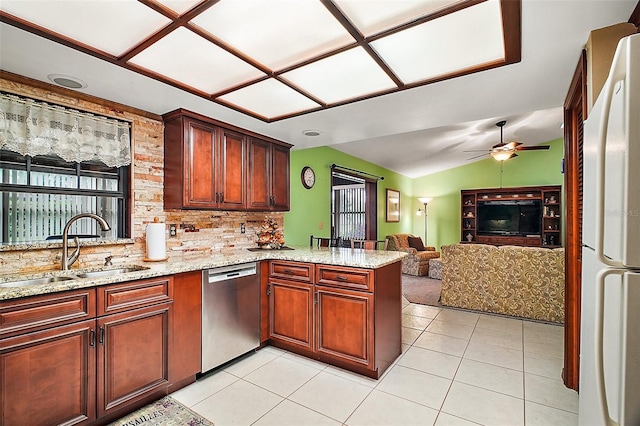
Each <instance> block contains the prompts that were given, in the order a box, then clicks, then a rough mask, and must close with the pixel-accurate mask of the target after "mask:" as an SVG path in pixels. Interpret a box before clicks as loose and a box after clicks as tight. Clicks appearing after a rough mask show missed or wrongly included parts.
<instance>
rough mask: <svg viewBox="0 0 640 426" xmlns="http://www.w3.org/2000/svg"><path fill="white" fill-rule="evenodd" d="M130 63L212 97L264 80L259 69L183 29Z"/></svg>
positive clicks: (157, 43) (135, 57)
mask: <svg viewBox="0 0 640 426" xmlns="http://www.w3.org/2000/svg"><path fill="white" fill-rule="evenodd" d="M129 62H130V63H132V64H135V65H138V66H140V67H143V68H146V69H148V70H150V71H153V72H156V73H158V74H161V75H163V76H165V77H169V78H171V79H173V80H177V81H181V82H183V83H185V84H187V85H189V86H191V87H193V88H195V89H198V90H200V91H202V92H206V93H209V94H211V93H216V92H219V91H222V90H224V89H226V88H228V87H233V86H238V85H240V84H242V83H246V82H247V81H251V80H254V79H257V78H260V77H264V74H263V73H262V72H261V71H260V70H258V69H257V68H254V67H253V66H251V65H249V64H247V63H246V62H244V61H242V60H241V59H238V58H237V57H235V56H233V55H232V54H230V53H229V52H227V51H225V50H223V49H221V48H219V47H218V46H216V45H215V44H213V43H210V42H209V41H207V40H205V39H204V38H202V37H200V36H199V35H197V34H195V33H193V32H192V31H190V30H188V29H186V28H184V27H181V28H178V29H176V30H175V31H173V32H171V33H170V34H169V35H167V36H166V37H164V38H162V39H161V40H159V41H158V42H156V43H154V44H153V45H151V46H150V47H149V48H147V49H145V50H143V51H142V52H141V53H139V54H138V55H136V56H134V57H133V58H132V59H131V60H130V61H129Z"/></svg>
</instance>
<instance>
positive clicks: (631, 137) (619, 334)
mask: <svg viewBox="0 0 640 426" xmlns="http://www.w3.org/2000/svg"><path fill="white" fill-rule="evenodd" d="M583 153H584V163H583V164H584V175H583V179H584V180H583V185H584V186H583V189H584V196H583V202H584V203H583V219H584V221H583V231H582V240H583V243H584V246H583V249H582V305H581V306H582V307H581V309H582V312H581V315H582V320H581V336H580V385H579V386H580V389H579V397H580V409H579V424H580V425H581V426H587V425H589V426H591V425H598V426H599V425H624V426H638V425H640V34H637V35H632V36H629V37H625V38H624V39H622V40H621V41H620V42H619V44H618V47H617V49H616V53H615V55H614V59H613V64H612V66H611V70H610V72H609V77H608V79H607V81H606V83H605V85H604V87H603V89H602V92H601V93H600V95H599V97H598V100H597V101H596V103H595V105H594V107H593V109H592V111H591V113H590V114H589V118H588V119H587V120H586V121H585V124H584V150H583Z"/></svg>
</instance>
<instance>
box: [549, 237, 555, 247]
mask: <svg viewBox="0 0 640 426" xmlns="http://www.w3.org/2000/svg"><path fill="white" fill-rule="evenodd" d="M549 245H550V246H552V245H555V236H553V235H551V236H550V237H549Z"/></svg>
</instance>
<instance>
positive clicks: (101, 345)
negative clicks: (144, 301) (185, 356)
mask: <svg viewBox="0 0 640 426" xmlns="http://www.w3.org/2000/svg"><path fill="white" fill-rule="evenodd" d="M170 307H171V303H163V304H161V305H155V306H151V307H148V308H143V309H137V310H134V311H128V312H122V313H120V314H114V315H108V316H106V317H102V318H99V319H98V345H97V347H98V364H97V366H98V380H97V384H98V417H103V416H105V415H107V414H109V413H111V412H112V411H115V410H118V409H120V408H122V407H124V406H126V405H128V404H130V403H131V402H133V401H136V400H138V399H140V398H142V397H144V396H146V395H148V394H149V393H153V392H156V391H159V392H161V393H166V388H167V386H168V385H169V312H170Z"/></svg>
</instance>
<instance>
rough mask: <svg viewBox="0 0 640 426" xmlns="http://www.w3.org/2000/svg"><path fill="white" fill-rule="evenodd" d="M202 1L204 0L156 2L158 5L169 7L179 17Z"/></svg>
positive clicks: (165, 0)
mask: <svg viewBox="0 0 640 426" xmlns="http://www.w3.org/2000/svg"><path fill="white" fill-rule="evenodd" d="M201 1H202V0H156V2H157V3H160V4H162V5H164V6H166V7H168V8H169V9H171V10H173V11H174V12H176V13H177V14H178V15H182V14H183V13H185V12H186V11H187V10H191V9H192V8H193V7H194V6H195V5H196V4H198V3H200V2H201Z"/></svg>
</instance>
